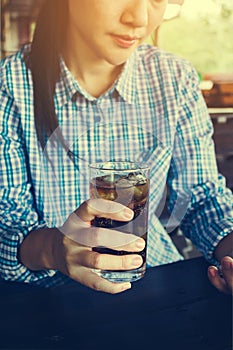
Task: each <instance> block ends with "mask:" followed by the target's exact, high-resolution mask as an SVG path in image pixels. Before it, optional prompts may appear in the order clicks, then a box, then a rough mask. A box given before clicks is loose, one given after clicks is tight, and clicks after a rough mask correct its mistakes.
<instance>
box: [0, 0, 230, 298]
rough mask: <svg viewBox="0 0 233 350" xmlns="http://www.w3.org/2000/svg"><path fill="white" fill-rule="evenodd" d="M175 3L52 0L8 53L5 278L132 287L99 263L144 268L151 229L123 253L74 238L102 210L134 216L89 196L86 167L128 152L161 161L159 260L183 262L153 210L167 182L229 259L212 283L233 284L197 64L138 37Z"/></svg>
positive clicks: (206, 247)
mask: <svg viewBox="0 0 233 350" xmlns="http://www.w3.org/2000/svg"><path fill="white" fill-rule="evenodd" d="M166 4H167V1H166V0H140V1H139V0H118V1H109V0H85V1H82V0H65V1H64V0H55V1H54V0H47V1H45V2H44V5H43V7H42V10H41V13H40V15H39V18H38V23H37V27H36V31H35V35H34V39H33V43H32V46H26V47H24V48H22V50H21V51H20V52H18V53H17V54H16V55H14V56H12V57H9V58H6V59H5V60H3V61H2V63H1V97H0V99H1V103H0V106H1V107H0V108H1V143H2V144H3V147H2V148H1V224H0V227H1V276H2V277H3V278H5V279H8V280H15V281H22V282H27V283H35V284H40V285H44V286H51V285H57V284H59V283H65V282H66V277H65V276H68V277H70V278H72V279H74V280H76V281H79V282H81V283H83V284H85V285H86V286H88V287H90V288H93V289H96V290H102V291H105V292H109V293H118V292H121V291H123V290H126V289H128V288H130V283H128V282H123V283H112V282H110V281H108V280H105V279H103V278H101V277H99V276H98V275H97V274H95V273H94V272H93V271H92V269H93V268H94V269H111V270H121V269H123V270H127V269H133V268H135V267H139V266H140V265H141V264H142V258H141V256H140V255H139V254H137V252H140V251H141V250H142V249H143V248H144V244H145V243H144V241H143V239H142V238H138V239H137V240H135V241H134V242H131V243H128V244H126V245H125V246H124V250H128V251H132V252H135V254H131V255H123V256H114V255H109V254H99V253H98V252H95V251H93V250H92V248H91V247H88V246H86V245H82V244H80V243H79V242H78V240H77V241H75V240H73V239H70V238H69V232H70V231H72V232H73V231H77V233H78V232H79V231H80V229H81V227H82V225H83V224H86V225H87V227H88V225H89V224H90V222H91V220H92V219H93V218H94V217H95V216H104V217H110V218H113V219H116V220H121V221H123V220H124V221H128V220H130V219H131V218H132V211H131V210H130V209H127V208H125V207H124V206H121V207H120V208H117V209H116V208H115V205H116V203H114V202H110V203H111V205H110V206H109V205H106V202H105V201H103V202H101V203H100V204H101V205H100V206H97V207H96V206H95V205H93V202H92V201H91V200H90V201H88V200H87V198H88V184H87V181H86V178H87V176H86V172H87V164H88V163H89V162H90V161H93V160H99V159H101V160H106V159H107V160H109V159H113V158H114V159H122V158H124V159H129V160H131V161H145V162H147V163H148V165H149V166H150V168H151V197H150V208H151V214H150V223H149V225H150V227H149V240H148V248H147V264H148V266H154V265H158V264H163V263H167V262H172V261H176V260H179V259H182V257H181V256H180V255H179V253H178V251H177V250H176V248H175V247H174V245H173V244H172V242H171V240H170V238H169V236H168V234H167V233H166V232H165V231H164V230H163V227H162V225H161V224H160V222H159V220H158V215H157V216H156V215H155V214H154V213H155V211H156V209H158V203H159V201H160V200H161V198H162V196H163V189H164V187H165V184H166V181H168V184H169V193H170V197H169V209H170V211H171V212H173V213H174V215H175V216H176V218H177V219H178V221H179V223H180V228H181V229H182V231H183V232H184V234H185V235H187V236H188V237H190V238H191V239H192V241H193V242H194V243H195V244H196V245H197V246H198V248H199V249H200V250H201V251H202V252H203V254H204V255H205V256H206V258H207V259H208V260H209V261H210V262H211V263H212V264H215V265H217V264H218V263H219V262H221V265H222V276H223V277H220V275H219V273H218V269H217V267H215V266H211V267H210V268H209V278H210V280H211V282H212V283H213V285H215V286H216V287H217V288H218V289H219V290H221V291H224V292H230V291H232V268H233V260H232V245H231V242H232V231H233V216H232V203H233V201H232V194H231V192H230V191H229V190H228V189H226V187H225V183H224V179H223V178H222V177H221V176H219V175H218V173H217V167H216V162H215V156H214V151H213V142H212V140H211V136H212V131H213V130H212V125H211V123H210V120H209V117H208V114H207V110H206V106H205V104H204V101H203V99H202V96H201V93H200V91H199V88H198V79H197V77H196V73H195V71H194V70H193V68H192V67H191V66H190V64H189V63H188V62H186V61H184V60H181V59H179V58H177V57H174V56H173V55H171V54H168V53H165V52H162V51H161V50H159V49H157V48H153V47H150V46H148V45H141V44H142V42H143V40H144V39H145V38H146V37H147V36H148V35H149V34H150V33H151V32H152V31H153V30H155V29H156V28H157V27H158V26H159V24H160V23H161V21H162V18H163V14H164V11H165V8H166ZM51 189H52V190H51ZM108 202H109V201H108ZM108 204H109V203H108ZM177 204H178V205H177ZM76 208H78V209H76ZM72 212H74V213H75V214H76V216H75V217H74V215H70V214H71V213H72ZM87 230H88V229H87ZM121 248H122V247H121ZM119 249H120V248H119ZM67 280H68V279H67Z"/></svg>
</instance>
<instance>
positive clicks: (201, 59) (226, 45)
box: [157, 0, 233, 76]
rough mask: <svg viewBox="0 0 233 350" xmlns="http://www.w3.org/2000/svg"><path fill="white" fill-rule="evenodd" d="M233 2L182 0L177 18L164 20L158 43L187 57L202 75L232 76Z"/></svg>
mask: <svg viewBox="0 0 233 350" xmlns="http://www.w3.org/2000/svg"><path fill="white" fill-rule="evenodd" d="M232 33H233V1H229V0H205V1H203V0H185V1H184V4H183V6H182V7H181V11H180V14H179V16H178V17H176V18H173V19H172V20H164V22H163V23H162V25H161V27H160V28H159V31H158V35H157V45H158V46H159V47H161V48H163V49H165V50H167V51H170V52H173V53H176V54H178V55H179V56H182V57H184V58H187V59H188V60H189V61H191V62H192V63H193V65H194V66H195V68H196V69H197V70H198V71H199V72H200V73H201V74H208V73H210V74H219V73H221V74H223V73H225V74H227V75H229V74H231V75H232V76H233V40H232Z"/></svg>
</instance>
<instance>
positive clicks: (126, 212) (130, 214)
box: [123, 208, 133, 219]
mask: <svg viewBox="0 0 233 350" xmlns="http://www.w3.org/2000/svg"><path fill="white" fill-rule="evenodd" d="M123 216H124V217H125V218H126V219H132V218H133V211H132V210H131V209H129V208H125V209H124V211H123Z"/></svg>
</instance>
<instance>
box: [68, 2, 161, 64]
mask: <svg viewBox="0 0 233 350" xmlns="http://www.w3.org/2000/svg"><path fill="white" fill-rule="evenodd" d="M68 4H69V10H68V15H69V21H68V23H69V25H68V35H69V36H70V39H71V40H69V43H70V42H71V44H72V40H73V44H74V46H75V47H76V48H78V49H79V50H80V52H81V53H82V55H84V56H85V57H86V58H87V59H90V60H94V61H95V60H96V61H103V60H104V61H107V62H108V63H110V64H113V65H120V64H122V63H124V62H125V61H126V60H127V58H128V57H129V56H130V54H131V53H132V51H134V50H135V49H136V48H137V47H138V46H139V44H140V43H141V42H142V41H143V40H144V39H145V38H146V37H147V36H148V35H149V34H150V33H151V32H152V31H153V30H154V29H155V28H157V27H158V26H159V24H160V23H161V21H162V18H163V14H164V11H165V8H166V4H167V0H68ZM71 49H72V48H71Z"/></svg>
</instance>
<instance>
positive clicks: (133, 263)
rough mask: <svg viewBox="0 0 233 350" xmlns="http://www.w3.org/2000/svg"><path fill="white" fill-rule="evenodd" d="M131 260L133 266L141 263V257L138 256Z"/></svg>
mask: <svg viewBox="0 0 233 350" xmlns="http://www.w3.org/2000/svg"><path fill="white" fill-rule="evenodd" d="M131 262H132V265H133V266H138V265H140V264H141V263H142V258H141V257H140V256H138V257H136V258H133V259H132V261H131Z"/></svg>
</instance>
